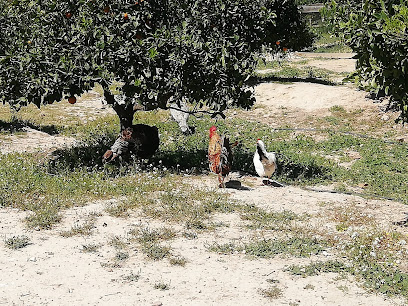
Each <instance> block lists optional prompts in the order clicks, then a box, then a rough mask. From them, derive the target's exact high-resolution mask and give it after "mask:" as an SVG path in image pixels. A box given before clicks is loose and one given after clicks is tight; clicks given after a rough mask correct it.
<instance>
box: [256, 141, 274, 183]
mask: <svg viewBox="0 0 408 306" xmlns="http://www.w3.org/2000/svg"><path fill="white" fill-rule="evenodd" d="M254 166H255V170H256V173H257V174H258V175H259V176H260V177H261V178H266V179H263V183H264V184H265V185H268V184H270V181H269V179H270V177H271V176H272V174H274V172H275V170H276V155H275V152H267V151H266V149H265V144H264V143H263V141H262V140H260V139H258V141H257V143H256V151H255V154H254Z"/></svg>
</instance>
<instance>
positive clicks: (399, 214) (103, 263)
mask: <svg viewBox="0 0 408 306" xmlns="http://www.w3.org/2000/svg"><path fill="white" fill-rule="evenodd" d="M300 56H301V55H300ZM340 61H341V59H336V64H335V65H337V66H338V67H346V66H347V67H348V68H347V69H350V63H349V62H350V56H349V57H348V58H346V61H347V62H343V64H341V62H340ZM322 62H324V63H325V64H327V60H322ZM316 65H320V62H316ZM339 69H340V68H339ZM342 69H343V68H342ZM256 96H257V104H256V105H255V108H254V110H252V111H251V112H249V114H248V117H250V118H253V119H257V120H258V121H262V122H266V123H268V124H270V125H271V127H274V126H277V125H278V124H279V122H275V121H274V118H275V117H274V116H275V115H276V114H277V113H281V112H282V111H285V112H286V113H287V115H288V116H291V118H293V120H298V121H299V122H301V121H302V120H304V119H305V118H307V117H308V116H310V115H312V116H323V115H325V114H327V113H328V112H329V110H328V109H329V108H330V107H332V106H335V105H338V106H342V107H344V108H346V109H353V108H358V107H370V108H371V107H374V108H375V107H377V106H373V104H372V101H369V100H368V99H366V98H365V93H363V92H359V91H357V90H355V89H352V88H349V87H346V86H341V87H333V86H325V85H316V84H261V85H259V86H258V87H257V88H256ZM80 106H81V105H80V103H79V104H78V107H80ZM98 107H99V106H98ZM32 133H35V131H32ZM28 135H29V137H30V138H32V139H34V138H33V137H32V135H34V134H31V133H30V132H29V133H28ZM30 135H31V136H30ZM36 135H38V139H41V141H40V142H36V145H35V146H33V145H27V144H28V143H29V142H25V141H21V142H16V141H15V138H13V137H14V136H11V138H10V139H11V140H12V141H13V142H12V143H11V142H7V140H5V141H3V144H2V145H1V150H2V152H3V153H7V152H10V151H11V150H13V149H14V150H16V149H18V150H28V151H30V148H31V149H33V148H38V147H42V146H45V147H47V148H48V149H51V148H53V147H55V146H59V145H65V144H69V142H68V143H67V140H66V139H64V140H61V142H60V140H59V139H58V138H56V137H53V138H49V136H47V135H42V134H41V135H40V134H38V133H37V134H36ZM50 137H51V136H50ZM19 138H21V139H24V137H22V136H20V137H19ZM25 144H26V145H27V146H24V145H25ZM239 180H240V181H241V182H242V184H244V185H245V186H249V189H248V190H235V189H227V190H225V192H228V193H230V194H231V196H232V197H233V198H235V199H238V200H241V201H244V202H246V203H252V204H254V205H256V206H259V207H261V208H263V209H266V210H269V211H278V212H279V211H283V210H288V211H292V212H294V213H296V214H303V213H308V214H310V215H312V216H314V217H315V223H316V224H319V226H322V227H324V228H326V229H327V231H328V232H330V231H335V227H334V224H333V223H330V222H327V215H330V213H331V212H332V211H333V210H334V209H336V208H338V207H348V206H350V207H351V206H352V207H359V209H360V210H361V211H362V212H365V213H367V214H370V215H372V216H374V218H375V220H376V221H377V222H378V224H379V226H381V227H383V228H385V229H387V228H393V229H395V227H393V225H392V222H394V221H399V220H401V219H403V217H404V216H405V212H406V211H407V209H406V207H405V206H404V205H402V204H399V203H395V202H391V201H382V200H367V199H363V198H361V197H358V196H351V195H344V194H335V193H328V192H312V191H307V190H303V189H301V188H297V187H290V186H288V187H283V188H270V187H266V186H261V185H260V182H259V179H258V178H255V177H250V176H246V177H240V178H239ZM215 182H216V178H215V177H212V176H209V177H204V178H200V180H199V181H196V182H194V184H201V185H202V186H204V187H210V188H213V185H214V184H215ZM115 201H116V200H115V199H112V200H109V201H99V202H96V203H89V205H87V206H84V207H76V208H72V209H69V210H67V211H66V212H64V219H63V222H62V223H61V224H60V225H59V226H58V227H56V228H55V229H53V230H51V231H41V232H39V231H34V230H28V229H26V228H25V227H24V223H23V222H22V219H23V218H24V217H25V216H26V214H27V213H26V212H21V211H17V210H14V209H10V208H2V209H1V210H0V235H1V236H2V237H4V239H7V238H10V237H12V236H16V235H27V236H28V237H29V238H30V240H31V242H32V244H31V245H29V246H27V247H25V248H23V249H21V250H18V251H14V250H10V249H8V248H5V247H4V246H1V247H0V270H1V277H0V305H147V306H149V305H164V306H173V305H174V306H178V305H203V306H204V305H206V306H207V305H223V306H228V305H231V306H233V305H234V306H236V305H250V306H252V305H254V306H255V305H256V306H258V305H344V306H348V305H379V306H382V305H403V304H404V302H403V301H401V300H399V299H390V298H387V297H385V296H383V295H377V294H375V293H369V292H367V291H366V290H364V289H362V287H361V286H359V285H358V283H357V282H356V280H354V279H353V278H352V277H346V278H344V277H343V278H342V277H339V275H338V274H334V273H323V274H320V275H318V276H312V277H307V278H303V277H300V276H292V275H290V274H289V273H287V272H285V271H284V270H285V268H287V267H288V266H289V265H292V264H297V265H300V264H301V265H304V264H308V263H311V262H315V261H317V260H326V259H335V254H334V253H332V252H331V251H330V250H328V251H327V252H325V253H324V254H323V255H319V256H313V257H311V258H306V259H299V258H292V257H285V256H277V257H275V258H272V259H256V260H254V259H251V258H250V257H249V256H247V255H246V254H244V253H237V254H233V255H224V254H218V253H212V252H209V251H208V250H207V249H206V246H208V245H211V244H212V243H214V242H217V243H224V242H231V241H235V242H240V241H248V240H250V239H251V238H252V236H251V235H252V234H251V235H250V234H249V233H248V231H246V230H245V228H244V227H243V221H242V220H240V218H239V217H238V216H237V215H235V214H227V215H222V216H219V218H220V221H222V222H223V223H225V224H228V226H223V227H220V228H217V229H216V230H215V231H214V232H208V233H204V234H200V235H199V236H198V237H197V238H196V239H188V238H185V237H178V238H176V239H175V240H173V241H172V242H171V246H172V249H173V252H174V253H176V254H180V255H182V256H183V257H185V258H186V259H187V264H186V266H185V267H179V266H174V265H171V264H170V263H169V262H168V261H167V260H162V261H151V260H147V259H146V258H145V256H144V255H143V254H142V253H141V252H139V251H138V250H137V249H133V250H131V253H130V257H129V259H127V260H126V261H124V262H121V263H120V264H117V261H115V260H114V258H115V254H116V251H115V248H114V247H113V246H112V245H111V244H109V243H108V241H110V240H112V238H114V237H122V238H126V237H127V236H128V235H129V232H130V231H131V230H132V229H134V228H135V227H140V226H149V227H160V226H162V224H160V223H158V222H157V221H152V220H147V219H143V218H141V217H139V216H137V215H135V216H130V217H129V218H126V219H119V218H113V217H111V216H109V215H108V214H107V213H106V211H105V208H106V207H107V206H108V205H111V203H112V202H115ZM90 215H95V216H97V218H96V222H95V224H94V228H93V230H92V231H93V233H92V235H91V236H74V237H70V238H64V237H62V236H61V232H62V231H66V230H69V229H71V228H72V227H74V226H76V225H80V224H83V223H84V222H85V220H86V218H87V217H89V216H90ZM399 230H400V231H402V232H403V231H404V229H399ZM257 234H258V235H259V236H260V237H262V235H266V234H267V233H264V232H262V231H260V232H259V233H257ZM405 234H406V233H405ZM89 245H98V246H99V247H98V250H97V251H96V252H85V247H86V246H89ZM115 263H116V265H115ZM158 284H166V285H168V290H159V289H155V288H154V287H155V285H158ZM274 287H276V288H278V289H279V290H280V292H281V295H280V296H277V297H276V298H275V299H272V300H271V299H268V298H266V297H264V295H263V294H262V290H268V289H271V288H274Z"/></svg>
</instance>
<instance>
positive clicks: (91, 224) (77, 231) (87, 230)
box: [60, 219, 95, 238]
mask: <svg viewBox="0 0 408 306" xmlns="http://www.w3.org/2000/svg"><path fill="white" fill-rule="evenodd" d="M94 228H95V219H90V220H87V222H85V223H84V224H81V225H74V226H73V227H72V228H71V229H70V230H69V231H63V232H61V233H60V235H61V236H62V237H65V238H67V237H72V236H76V235H81V236H90V235H91V234H92V230H93V229H94Z"/></svg>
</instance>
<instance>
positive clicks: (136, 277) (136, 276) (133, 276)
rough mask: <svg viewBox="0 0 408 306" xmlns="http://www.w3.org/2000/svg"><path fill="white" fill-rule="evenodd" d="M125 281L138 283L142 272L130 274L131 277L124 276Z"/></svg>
mask: <svg viewBox="0 0 408 306" xmlns="http://www.w3.org/2000/svg"><path fill="white" fill-rule="evenodd" d="M123 279H124V280H125V281H128V282H137V281H138V280H139V279H140V271H139V272H138V273H136V274H135V273H133V272H130V274H129V275H125V276H123Z"/></svg>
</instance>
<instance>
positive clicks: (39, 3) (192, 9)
mask: <svg viewBox="0 0 408 306" xmlns="http://www.w3.org/2000/svg"><path fill="white" fill-rule="evenodd" d="M0 30H1V31H0V101H2V102H3V103H9V104H10V105H11V106H12V107H14V108H16V109H19V108H20V107H22V106H25V105H27V104H28V103H34V104H36V105H37V106H38V107H40V105H42V104H47V103H52V102H54V101H60V100H61V99H62V98H64V97H65V98H68V97H74V96H79V95H81V94H82V93H84V92H86V91H88V90H90V89H91V88H93V87H94V85H95V84H96V83H99V84H101V85H102V88H103V90H104V96H105V98H106V101H107V103H108V104H111V105H112V106H113V108H114V110H115V111H116V113H117V114H118V116H119V118H120V122H121V128H122V129H123V128H125V127H128V126H130V125H131V124H132V121H133V115H134V106H135V104H140V105H142V106H143V108H144V109H155V108H166V107H167V106H168V104H169V103H172V102H176V103H179V101H181V98H182V97H184V98H185V99H188V101H189V102H190V103H193V104H194V105H195V106H196V108H202V107H204V106H207V107H208V109H210V110H211V111H212V112H214V114H222V112H223V111H224V110H225V109H227V108H228V107H230V106H231V105H237V106H241V107H245V108H248V107H250V106H251V105H252V104H253V102H254V98H253V96H252V92H251V91H250V90H249V88H248V86H247V85H246V81H247V80H248V77H249V76H250V75H251V74H252V73H253V71H254V70H255V68H256V64H257V59H258V58H257V55H258V54H259V52H260V51H261V50H262V47H263V46H275V47H276V45H275V42H276V41H278V40H279V41H281V44H280V46H286V47H288V48H293V49H295V48H301V47H304V46H306V45H308V44H310V43H311V41H312V36H311V35H310V33H309V32H308V31H307V30H306V29H305V26H304V24H303V22H302V21H301V18H300V15H299V12H298V10H297V7H296V5H295V3H294V1H277V0H276V1H275V0H259V1H252V0H205V1H204V0H194V1H191V0H179V1H173V0H133V1H130V0H116V1H106V0H102V1H96V0H79V1H73V0H64V1H57V0H21V1H12V0H0ZM114 82H115V83H116V84H119V86H120V90H121V93H122V97H123V99H122V100H120V99H115V96H114V95H113V94H112V91H111V89H110V86H111V85H112V84H113V83H114Z"/></svg>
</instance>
